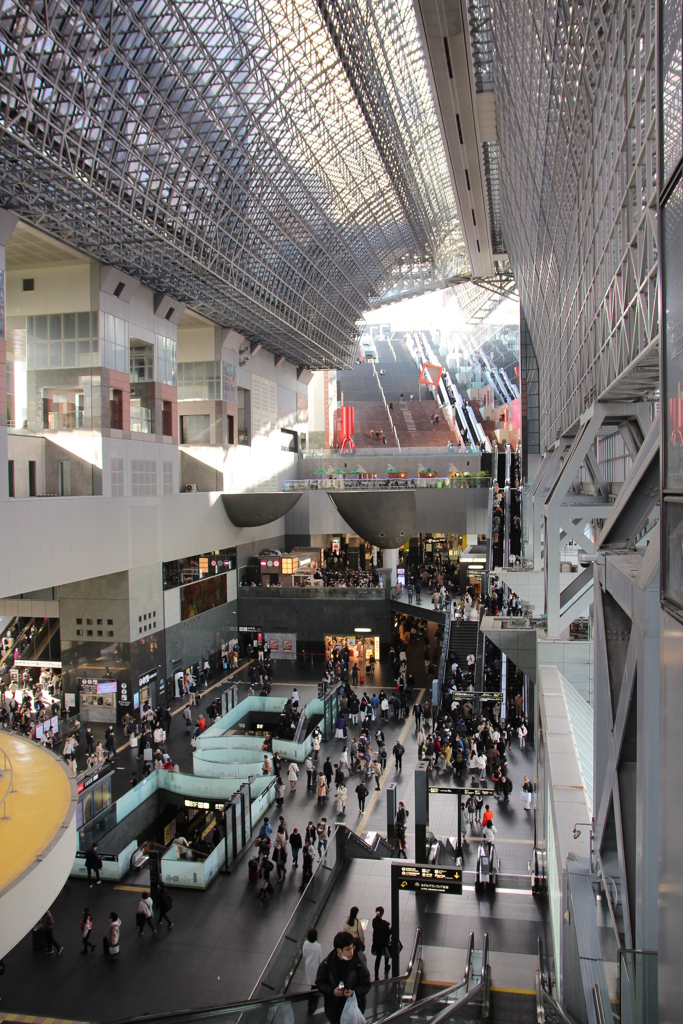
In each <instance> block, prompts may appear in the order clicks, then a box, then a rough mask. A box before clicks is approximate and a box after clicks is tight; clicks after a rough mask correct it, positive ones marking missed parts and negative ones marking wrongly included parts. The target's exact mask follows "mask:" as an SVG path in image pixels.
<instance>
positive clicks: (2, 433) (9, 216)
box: [0, 210, 19, 501]
mask: <svg viewBox="0 0 683 1024" xmlns="http://www.w3.org/2000/svg"><path fill="white" fill-rule="evenodd" d="M18 220H19V218H18V217H17V216H16V214H14V213H10V212H9V211H8V210H0V501H7V500H8V498H9V488H8V478H7V383H6V382H7V375H6V369H5V368H6V361H7V342H6V338H7V306H6V302H5V295H6V280H5V246H6V245H7V243H8V242H9V239H10V235H11V234H12V232H13V231H14V228H15V226H16V223H17V221H18Z"/></svg>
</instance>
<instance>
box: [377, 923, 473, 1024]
mask: <svg viewBox="0 0 683 1024" xmlns="http://www.w3.org/2000/svg"><path fill="white" fill-rule="evenodd" d="M473 944H474V935H473V934H472V932H470V940H469V946H468V950H467V961H466V968H465V977H464V978H463V980H462V981H461V982H459V983H458V984H457V985H452V986H451V987H450V988H445V989H442V990H441V991H440V992H438V993H437V994H436V995H434V996H430V998H429V999H421V1000H419V1001H418V1002H417V1003H414V1004H412V1005H410V1006H405V1007H403V1008H402V1009H401V1010H398V1011H397V1012H396V1013H393V1014H391V1016H389V1017H386V1018H385V1019H384V1024H450V1022H451V1021H453V1022H456V1021H458V1022H462V1024H468V1022H471V1024H483V1022H485V1021H488V1019H489V1002H490V994H491V977H490V968H489V965H488V935H484V948H483V950H481V951H477V950H474V946H473ZM475 962H478V963H479V965H480V966H479V970H480V971H481V974H479V975H476V976H475V975H474V971H473V968H474V966H475Z"/></svg>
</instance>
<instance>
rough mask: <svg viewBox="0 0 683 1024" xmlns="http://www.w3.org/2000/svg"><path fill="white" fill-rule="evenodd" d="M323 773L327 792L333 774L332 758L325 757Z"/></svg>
mask: <svg viewBox="0 0 683 1024" xmlns="http://www.w3.org/2000/svg"><path fill="white" fill-rule="evenodd" d="M323 775H324V776H325V782H326V783H327V789H328V792H329V790H330V787H331V785H332V778H333V776H334V766H333V764H332V758H331V757H327V758H325V764H324V765H323Z"/></svg>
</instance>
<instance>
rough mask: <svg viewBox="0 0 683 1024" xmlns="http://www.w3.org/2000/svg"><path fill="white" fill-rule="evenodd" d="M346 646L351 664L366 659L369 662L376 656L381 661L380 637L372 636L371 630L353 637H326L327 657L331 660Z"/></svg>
mask: <svg viewBox="0 0 683 1024" xmlns="http://www.w3.org/2000/svg"><path fill="white" fill-rule="evenodd" d="M344 645H346V646H347V647H348V649H349V655H350V660H351V663H353V662H354V661H360V660H361V659H363V658H364V659H365V661H366V662H367V661H369V660H370V658H371V657H373V656H374V658H375V661H379V637H378V636H372V634H371V632H370V630H369V629H368V630H363V631H362V632H360V631H358V630H357V631H355V632H354V635H353V636H326V637H325V657H326V658H327V659H328V660H329V659H330V658H331V657H332V655H333V654H334V651H335V649H338V650H340V651H341V650H342V648H343V647H344Z"/></svg>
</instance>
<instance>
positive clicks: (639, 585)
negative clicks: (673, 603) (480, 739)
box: [593, 424, 660, 1020]
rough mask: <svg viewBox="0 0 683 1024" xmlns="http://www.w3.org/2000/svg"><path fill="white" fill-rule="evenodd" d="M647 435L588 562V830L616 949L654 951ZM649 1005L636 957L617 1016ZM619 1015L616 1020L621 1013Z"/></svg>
mask: <svg viewBox="0 0 683 1024" xmlns="http://www.w3.org/2000/svg"><path fill="white" fill-rule="evenodd" d="M658 426H659V425H658V424H657V429H656V433H657V438H656V441H655V443H652V439H651V438H650V437H648V440H647V441H646V443H645V445H643V449H647V450H646V451H645V452H644V453H643V455H642V457H641V458H639V459H637V460H636V463H635V464H634V466H633V469H632V471H631V473H630V474H629V478H628V480H627V481H626V483H625V485H624V488H623V490H622V494H621V495H620V499H621V500H620V502H619V504H618V505H615V507H614V509H613V512H612V514H611V515H610V516H609V518H608V519H607V522H606V523H605V526H604V528H603V530H602V532H601V535H600V540H599V542H598V550H597V555H596V561H595V565H594V570H595V590H594V623H595V641H594V651H595V700H594V711H595V720H594V754H593V791H594V822H595V825H594V835H595V850H596V853H597V854H598V859H599V864H600V871H601V874H602V878H603V889H604V895H603V899H605V898H606V899H607V901H608V905H609V909H610V916H611V919H612V926H613V928H614V931H615V933H616V936H615V937H617V938H618V941H619V944H620V946H621V947H622V948H624V949H627V950H636V949H637V950H642V951H645V952H646V953H652V952H654V951H656V950H657V947H658V909H657V908H658V899H659V898H660V896H659V891H658V889H659V870H658V859H659V834H658V828H659V813H660V811H659V791H660V786H659V760H660V758H659V733H660V608H659V526H658V525H657V526H656V527H655V529H654V530H653V531H652V534H651V539H650V543H649V545H648V547H647V548H646V549H645V552H644V554H640V553H635V552H634V551H633V550H632V541H633V524H634V523H636V522H637V521H641V522H642V521H644V519H646V518H647V517H648V516H649V515H651V513H652V511H653V509H654V506H655V505H656V504H657V503H658V495H657V494H655V493H653V492H652V490H651V488H650V486H649V481H648V478H649V476H651V475H652V474H653V473H656V475H657V477H658V476H659V437H658V433H659V431H658ZM656 1002H657V958H656V957H653V956H647V955H643V956H634V957H633V958H632V960H629V961H627V969H625V970H624V969H623V966H622V975H621V1005H622V1013H623V1014H624V1015H625V1016H628V1014H627V1007H628V1004H629V1003H630V1004H631V1005H633V1006H636V1005H640V1006H641V1014H640V1015H639V1014H636V1015H634V1016H633V1017H632V1018H631V1017H630V1016H629V1017H628V1019H634V1020H636V1019H642V1020H646V1019H647V1020H649V1019H652V1018H651V1017H650V1016H648V1015H647V1014H643V1013H642V1007H643V1006H647V1005H650V1006H652V1005H653V1004H654V1005H655V1006H656ZM625 1016H622V1019H625Z"/></svg>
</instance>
